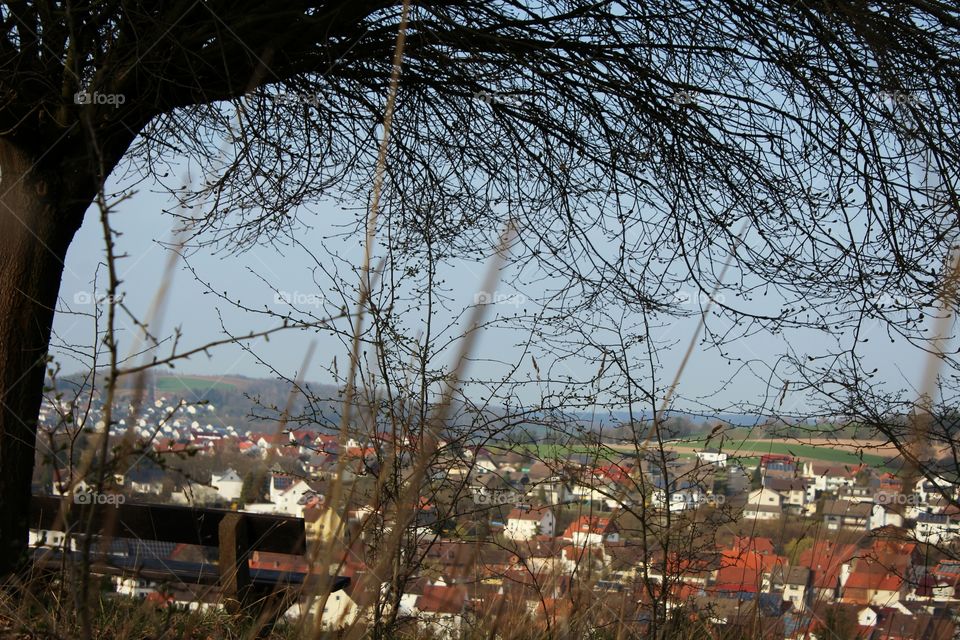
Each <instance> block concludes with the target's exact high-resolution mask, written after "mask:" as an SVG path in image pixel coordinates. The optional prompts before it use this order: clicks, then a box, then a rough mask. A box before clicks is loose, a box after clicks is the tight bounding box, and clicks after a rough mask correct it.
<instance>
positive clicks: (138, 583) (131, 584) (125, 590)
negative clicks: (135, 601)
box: [113, 576, 157, 598]
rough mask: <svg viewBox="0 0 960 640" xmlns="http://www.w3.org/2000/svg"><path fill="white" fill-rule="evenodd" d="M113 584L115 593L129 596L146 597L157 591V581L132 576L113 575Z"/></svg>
mask: <svg viewBox="0 0 960 640" xmlns="http://www.w3.org/2000/svg"><path fill="white" fill-rule="evenodd" d="M113 585H114V588H115V589H116V591H117V593H119V594H120V595H122V596H130V597H131V598H146V597H147V596H148V595H150V594H151V593H156V591H157V583H155V582H152V581H150V580H145V579H143V578H137V577H132V576H114V577H113Z"/></svg>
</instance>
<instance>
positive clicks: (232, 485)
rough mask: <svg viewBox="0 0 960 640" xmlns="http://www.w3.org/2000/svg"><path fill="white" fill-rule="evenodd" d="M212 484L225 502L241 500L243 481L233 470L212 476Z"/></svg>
mask: <svg viewBox="0 0 960 640" xmlns="http://www.w3.org/2000/svg"><path fill="white" fill-rule="evenodd" d="M210 483H211V484H212V485H213V486H214V488H215V489H216V490H217V493H219V494H220V495H221V496H222V497H223V499H224V500H229V501H233V500H239V499H240V494H241V493H242V492H243V479H242V478H241V477H240V476H239V475H238V474H237V472H236V471H234V470H233V469H227V470H226V471H224V472H223V473H214V474H212V475H211V476H210Z"/></svg>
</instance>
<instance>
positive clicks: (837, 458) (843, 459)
mask: <svg viewBox="0 0 960 640" xmlns="http://www.w3.org/2000/svg"><path fill="white" fill-rule="evenodd" d="M683 444H684V445H685V446H695V445H696V443H693V442H690V441H684V442H683ZM521 449H522V450H525V451H529V452H530V453H531V454H532V455H534V456H536V457H537V458H539V459H543V460H553V459H560V458H567V457H569V456H571V455H574V454H582V453H595V452H596V451H597V448H596V447H589V446H586V445H559V444H528V445H523V446H522V447H521ZM616 450H617V451H618V452H622V453H624V454H625V455H629V454H630V451H629V450H628V448H627V447H621V446H618V447H616ZM723 450H724V451H726V452H727V453H728V454H729V455H730V456H731V457H732V458H736V459H737V460H738V461H739V462H740V463H741V464H743V465H744V466H756V465H757V464H759V462H760V458H759V456H758V454H757V452H766V453H778V454H787V455H793V456H796V457H798V458H800V459H801V460H816V461H819V462H836V463H839V464H846V465H851V466H852V465H857V464H860V463H861V462H863V463H864V464H867V465H870V466H872V467H877V468H883V467H885V466H886V464H887V459H886V458H885V457H884V456H879V455H876V454H869V453H864V454H863V455H862V456H860V455H857V454H856V453H853V452H851V451H841V450H838V449H834V448H832V447H826V446H824V447H820V446H815V445H809V444H798V443H792V442H783V441H777V440H743V441H741V442H730V441H727V442H725V443H724V445H723ZM741 450H742V451H744V455H742V456H740V455H737V451H741ZM609 454H610V451H609V449H608V448H606V447H604V448H603V449H602V450H601V453H600V456H601V457H609ZM694 455H695V454H693V453H688V452H680V453H678V454H677V456H678V457H680V458H692V457H694Z"/></svg>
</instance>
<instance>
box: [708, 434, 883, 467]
mask: <svg viewBox="0 0 960 640" xmlns="http://www.w3.org/2000/svg"><path fill="white" fill-rule="evenodd" d="M740 449H743V450H746V451H748V452H750V453H749V454H748V455H749V456H756V453H755V452H756V451H764V452H766V453H780V454H787V455H793V456H796V457H797V458H801V459H809V460H821V461H823V462H839V463H842V464H860V462H863V463H865V464H868V465H870V466H873V467H882V466H884V465H885V464H886V462H887V459H886V458H885V457H884V456H878V455H876V454H872V453H864V454H863V455H862V456H861V455H858V454H856V453H854V452H852V451H841V450H839V449H834V448H832V447H826V446H825V447H819V446H815V445H811V444H798V443H793V442H779V441H776V440H745V441H743V442H741V443H739V444H725V445H724V450H726V451H727V452H729V453H730V454H731V455H736V451H737V450H740Z"/></svg>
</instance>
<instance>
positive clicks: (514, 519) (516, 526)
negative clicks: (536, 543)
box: [503, 507, 557, 540]
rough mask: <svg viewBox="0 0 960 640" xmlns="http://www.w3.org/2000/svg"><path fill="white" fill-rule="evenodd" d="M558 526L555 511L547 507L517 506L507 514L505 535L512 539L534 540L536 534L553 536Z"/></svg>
mask: <svg viewBox="0 0 960 640" xmlns="http://www.w3.org/2000/svg"><path fill="white" fill-rule="evenodd" d="M556 526H557V519H556V517H554V515H553V511H552V510H550V509H548V508H546V507H543V508H539V509H524V508H515V509H513V510H512V511H511V512H510V515H509V516H507V526H506V528H505V529H504V531H503V535H504V536H505V537H507V538H509V539H511V540H532V539H533V538H535V537H536V536H550V537H553V535H554V531H555V528H556Z"/></svg>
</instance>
